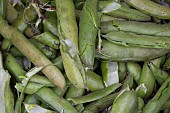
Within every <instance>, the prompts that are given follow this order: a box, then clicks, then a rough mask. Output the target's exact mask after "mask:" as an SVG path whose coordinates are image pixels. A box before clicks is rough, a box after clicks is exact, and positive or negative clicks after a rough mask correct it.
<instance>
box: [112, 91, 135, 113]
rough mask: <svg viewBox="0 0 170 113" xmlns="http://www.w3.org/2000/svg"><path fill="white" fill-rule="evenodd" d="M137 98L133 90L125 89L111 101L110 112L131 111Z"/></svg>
mask: <svg viewBox="0 0 170 113" xmlns="http://www.w3.org/2000/svg"><path fill="white" fill-rule="evenodd" d="M137 100H138V98H137V95H136V93H135V91H125V92H123V94H121V95H119V96H118V97H117V98H116V100H115V101H114V102H113V105H112V109H111V111H110V113H133V112H134V111H135V110H136V108H137V105H138V101H137ZM122 103H123V104H122Z"/></svg>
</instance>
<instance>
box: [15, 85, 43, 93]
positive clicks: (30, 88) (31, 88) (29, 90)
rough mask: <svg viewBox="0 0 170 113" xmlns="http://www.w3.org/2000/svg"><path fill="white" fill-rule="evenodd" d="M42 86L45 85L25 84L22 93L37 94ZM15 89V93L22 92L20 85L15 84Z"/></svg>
mask: <svg viewBox="0 0 170 113" xmlns="http://www.w3.org/2000/svg"><path fill="white" fill-rule="evenodd" d="M44 86H45V85H43V84H38V83H34V82H29V83H28V84H27V86H26V87H25V90H24V93H25V94H34V93H35V92H37V91H38V90H40V89H41V88H42V87H44ZM15 88H16V89H17V91H19V92H22V91H23V89H24V86H23V84H22V83H16V85H15Z"/></svg>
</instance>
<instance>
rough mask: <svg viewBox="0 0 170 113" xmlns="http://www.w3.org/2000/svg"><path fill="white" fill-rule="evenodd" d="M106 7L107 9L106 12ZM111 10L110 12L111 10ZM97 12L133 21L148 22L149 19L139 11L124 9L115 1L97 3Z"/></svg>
mask: <svg viewBox="0 0 170 113" xmlns="http://www.w3.org/2000/svg"><path fill="white" fill-rule="evenodd" d="M106 7H109V8H110V9H109V8H108V9H107V10H106V9H105V8H106ZM111 9H112V10H111ZM99 10H101V11H102V13H104V14H106V15H109V16H113V17H119V18H125V19H128V20H135V21H149V20H151V17H150V16H148V15H147V14H145V13H142V12H140V11H139V10H136V9H133V8H130V7H125V6H123V5H122V4H120V3H118V2H115V1H100V2H99Z"/></svg>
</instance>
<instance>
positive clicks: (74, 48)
mask: <svg viewBox="0 0 170 113" xmlns="http://www.w3.org/2000/svg"><path fill="white" fill-rule="evenodd" d="M55 3H56V8H57V19H58V32H59V40H60V52H61V56H62V59H63V65H64V68H65V71H66V75H67V77H68V79H69V80H70V81H71V82H72V84H73V85H75V86H76V87H77V88H85V87H86V85H85V84H86V80H85V70H84V67H83V64H82V62H81V60H80V57H79V52H78V28H77V23H76V18H75V12H74V10H75V9H74V4H73V1H72V0H64V1H63V0H56V1H55ZM63 9H67V10H63Z"/></svg>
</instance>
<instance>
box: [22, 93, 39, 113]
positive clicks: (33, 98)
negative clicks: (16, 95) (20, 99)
mask: <svg viewBox="0 0 170 113" xmlns="http://www.w3.org/2000/svg"><path fill="white" fill-rule="evenodd" d="M40 102H41V101H40V100H39V99H38V98H36V96H35V95H34V94H33V95H27V96H26V97H25V99H24V103H27V104H40ZM22 113H27V111H26V110H25V107H24V106H22Z"/></svg>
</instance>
